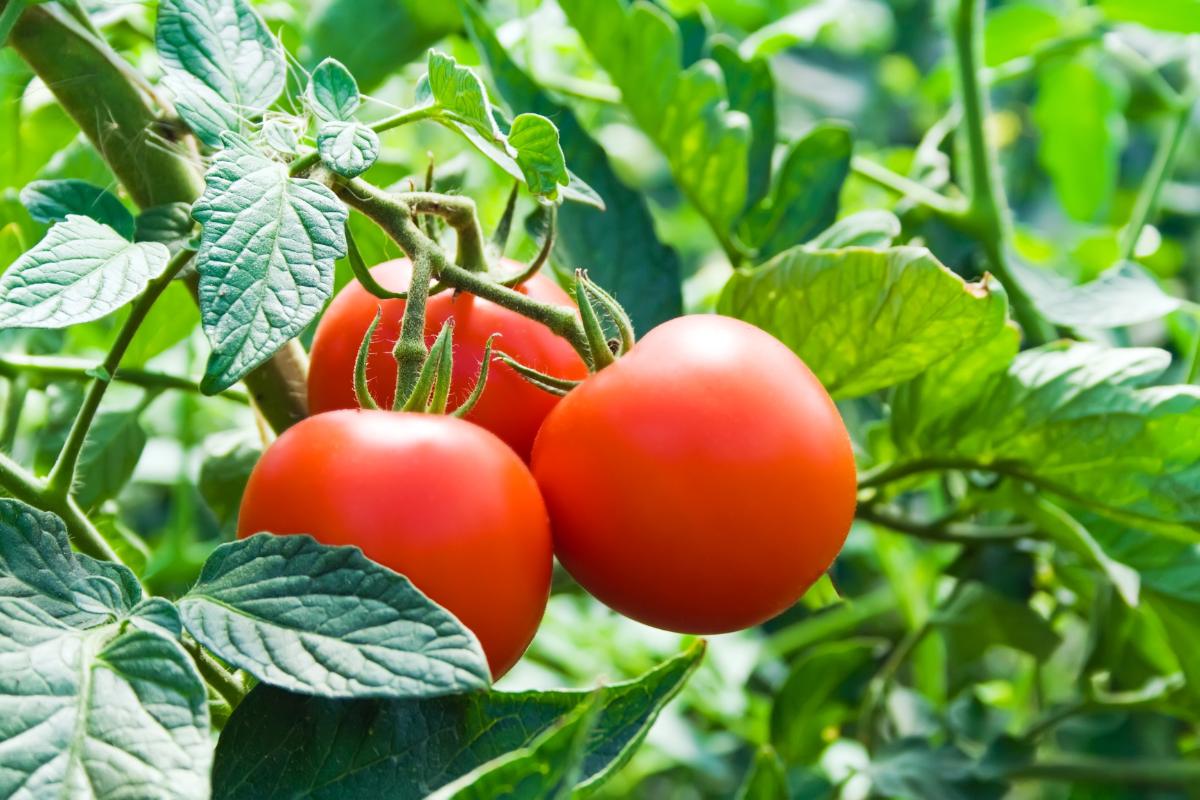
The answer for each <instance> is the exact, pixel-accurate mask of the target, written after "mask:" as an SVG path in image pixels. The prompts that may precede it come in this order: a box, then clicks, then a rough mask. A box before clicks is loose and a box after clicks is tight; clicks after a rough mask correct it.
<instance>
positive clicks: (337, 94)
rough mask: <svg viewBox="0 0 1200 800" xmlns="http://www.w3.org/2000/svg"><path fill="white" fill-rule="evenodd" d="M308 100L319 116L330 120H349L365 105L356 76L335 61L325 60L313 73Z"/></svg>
mask: <svg viewBox="0 0 1200 800" xmlns="http://www.w3.org/2000/svg"><path fill="white" fill-rule="evenodd" d="M308 97H309V101H310V102H311V103H312V105H313V110H314V111H316V112H317V116H318V117H320V118H321V119H323V120H327V121H333V120H342V121H346V120H349V119H350V118H351V117H352V116H354V112H355V111H357V110H358V106H359V104H360V103H361V102H362V99H361V98H360V97H359V94H358V83H357V82H356V81H355V80H354V76H353V75H351V74H350V70H348V69H346V67H345V66H344V65H343V64H342V62H340V61H338V60H337V59H336V58H327V59H325V60H324V61H322V62H321V63H320V64H318V65H317V66H316V69H314V70H313V71H312V75H311V76H310V77H309V79H308Z"/></svg>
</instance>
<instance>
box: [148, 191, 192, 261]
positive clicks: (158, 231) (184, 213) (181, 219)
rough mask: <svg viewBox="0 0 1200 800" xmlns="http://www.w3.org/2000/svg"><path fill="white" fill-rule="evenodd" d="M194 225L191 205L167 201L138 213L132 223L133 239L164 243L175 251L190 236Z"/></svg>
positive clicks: (177, 250)
mask: <svg viewBox="0 0 1200 800" xmlns="http://www.w3.org/2000/svg"><path fill="white" fill-rule="evenodd" d="M195 227H196V222H195V220H193V219H192V207H191V205H189V204H188V203H167V204H165V205H161V206H154V207H153V208H147V209H146V210H145V211H143V212H142V213H141V214H138V216H137V220H136V221H135V223H134V236H133V238H134V240H135V241H138V242H159V243H160V244H165V245H166V246H167V248H168V249H170V251H171V253H172V254H174V253H177V252H179V250H180V249H181V248H183V247H184V246H185V245H186V244H187V243H188V240H190V239H191V238H192V231H193V230H194V229H195Z"/></svg>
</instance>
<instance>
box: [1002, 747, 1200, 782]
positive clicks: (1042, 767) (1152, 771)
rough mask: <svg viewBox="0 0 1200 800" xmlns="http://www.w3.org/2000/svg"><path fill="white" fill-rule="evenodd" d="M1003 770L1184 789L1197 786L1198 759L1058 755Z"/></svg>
mask: <svg viewBox="0 0 1200 800" xmlns="http://www.w3.org/2000/svg"><path fill="white" fill-rule="evenodd" d="M1003 772H1004V777H1005V778H1007V779H1008V780H1011V781H1024V780H1032V781H1062V782H1065V783H1092V784H1097V785H1102V786H1127V785H1132V786H1142V787H1160V788H1164V789H1172V788H1174V789H1185V790H1188V789H1194V788H1195V787H1196V786H1197V785H1200V761H1181V760H1174V759H1147V758H1138V759H1130V758H1109V757H1104V758H1100V757H1097V756H1076V755H1061V756H1057V757H1054V758H1051V759H1048V760H1045V761H1041V762H1037V763H1033V764H1017V765H1015V766H1011V767H1008V768H1006V769H1004V771H1003Z"/></svg>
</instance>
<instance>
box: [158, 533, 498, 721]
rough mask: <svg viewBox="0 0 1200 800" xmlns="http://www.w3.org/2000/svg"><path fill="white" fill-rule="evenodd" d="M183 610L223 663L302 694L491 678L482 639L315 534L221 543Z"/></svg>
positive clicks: (385, 692)
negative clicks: (312, 535)
mask: <svg viewBox="0 0 1200 800" xmlns="http://www.w3.org/2000/svg"><path fill="white" fill-rule="evenodd" d="M179 610H180V613H181V614H182V616H183V622H184V624H185V625H186V626H187V629H188V630H189V631H190V632H191V634H192V635H193V636H195V637H196V639H197V640H198V641H200V642H201V643H203V644H204V646H205V647H207V648H208V649H210V650H212V651H213V652H214V653H216V654H217V655H219V656H220V657H221V658H223V659H224V660H225V661H227V662H229V663H230V664H233V665H235V666H238V667H241V668H242V669H244V670H246V671H247V672H249V673H250V674H251V675H254V676H255V677H256V678H258V679H259V680H261V681H263V682H265V683H269V684H271V685H273V686H280V687H283V688H285V689H291V690H293V691H298V692H303V693H306V694H317V695H323V696H325V697H433V696H437V695H442V694H449V693H452V692H462V691H467V690H469V689H477V688H479V687H482V686H486V685H487V683H488V679H489V673H488V667H487V661H486V660H485V659H484V656H483V651H482V650H481V649H480V647H479V642H478V641H477V640H476V639H475V636H474V635H473V634H471V632H470V631H468V630H467V629H466V628H464V627H463V626H462V624H461V623H459V621H458V620H456V619H455V618H454V617H453V616H451V615H450V613H449V612H447V611H446V610H444V609H442V608H441V607H439V606H437V605H436V604H434V603H433V602H432V601H430V600H429V599H428V598H426V597H425V595H423V594H421V593H420V592H419V591H418V590H417V589H416V588H415V587H414V586H413V585H412V584H411V583H410V582H409V581H408V579H407V578H405V577H403V576H402V575H398V574H396V573H395V572H392V571H391V570H389V569H387V568H386V567H382V566H380V565H378V564H376V563H374V562H373V561H370V560H368V559H367V558H366V557H365V556H364V555H363V554H362V551H361V550H359V549H358V548H355V547H328V546H326V545H322V544H319V543H318V542H317V541H316V540H315V539H312V538H311V537H309V536H274V535H271V534H263V535H258V536H253V537H251V538H249V539H245V540H242V541H238V542H234V543H231V544H225V545H222V546H220V547H218V548H217V549H216V550H215V551H214V552H213V554H212V555H211V556H209V559H208V561H207V562H206V563H205V565H204V569H203V571H201V573H200V579H199V581H197V583H196V585H195V586H193V587H192V589H191V591H189V592H188V593H187V594H186V595H184V596H183V597H182V598H181V599H180V600H179Z"/></svg>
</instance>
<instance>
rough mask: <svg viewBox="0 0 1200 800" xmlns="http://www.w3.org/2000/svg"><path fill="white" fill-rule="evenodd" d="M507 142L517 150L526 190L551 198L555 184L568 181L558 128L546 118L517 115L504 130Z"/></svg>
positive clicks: (563, 183)
mask: <svg viewBox="0 0 1200 800" xmlns="http://www.w3.org/2000/svg"><path fill="white" fill-rule="evenodd" d="M508 143H509V144H510V145H511V146H512V147H513V148H514V149H515V150H516V151H517V164H519V165H520V166H521V172H522V173H523V174H524V175H525V183H526V184H528V185H529V191H531V192H533V193H534V194H540V195H545V196H546V197H549V198H550V199H554V198H555V197H557V196H558V187H559V185H560V184H561V185H563V186H566V185H567V184H568V183H570V180H571V179H570V177H569V176H568V175H567V163H566V160H565V159H564V158H563V151H562V148H561V147H559V145H558V128H555V127H554V123H553V122H551V121H550V120H548V119H546V118H545V117H543V116H539V115H537V114H521V115H519V116H518V117H517V118H516V119H514V120H513V122H512V128H511V130H509V132H508Z"/></svg>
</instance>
